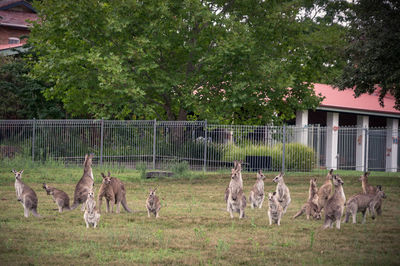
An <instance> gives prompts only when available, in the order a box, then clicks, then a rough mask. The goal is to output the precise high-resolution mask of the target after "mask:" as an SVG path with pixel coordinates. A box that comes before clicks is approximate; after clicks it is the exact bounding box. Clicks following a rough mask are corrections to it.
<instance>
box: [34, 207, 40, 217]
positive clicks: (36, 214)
mask: <svg viewBox="0 0 400 266" xmlns="http://www.w3.org/2000/svg"><path fill="white" fill-rule="evenodd" d="M32 214H33V215H34V216H35V217H40V215H39V213H37V210H36V208H34V209H32Z"/></svg>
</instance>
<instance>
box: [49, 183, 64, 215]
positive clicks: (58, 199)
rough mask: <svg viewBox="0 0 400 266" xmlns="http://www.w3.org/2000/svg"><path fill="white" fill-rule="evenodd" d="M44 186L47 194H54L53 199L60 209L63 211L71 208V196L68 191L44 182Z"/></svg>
mask: <svg viewBox="0 0 400 266" xmlns="http://www.w3.org/2000/svg"><path fill="white" fill-rule="evenodd" d="M43 188H44V189H45V190H46V192H47V195H52V196H53V201H54V202H55V203H56V204H57V206H58V211H59V212H63V210H69V209H70V208H69V197H68V195H67V193H65V192H64V191H62V190H59V189H56V188H55V187H51V186H48V185H47V184H46V183H43Z"/></svg>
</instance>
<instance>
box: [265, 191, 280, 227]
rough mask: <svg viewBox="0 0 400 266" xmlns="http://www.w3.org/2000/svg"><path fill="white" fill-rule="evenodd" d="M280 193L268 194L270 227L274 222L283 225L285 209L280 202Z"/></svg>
mask: <svg viewBox="0 0 400 266" xmlns="http://www.w3.org/2000/svg"><path fill="white" fill-rule="evenodd" d="M277 196H278V193H276V191H275V192H273V193H268V219H269V225H272V222H274V223H276V224H278V225H281V218H282V215H283V208H282V206H281V204H280V203H279V201H278V198H277Z"/></svg>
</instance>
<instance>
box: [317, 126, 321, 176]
mask: <svg viewBox="0 0 400 266" xmlns="http://www.w3.org/2000/svg"><path fill="white" fill-rule="evenodd" d="M320 134H321V131H320V125H319V124H318V126H317V168H318V170H319V169H320V159H321V150H320V145H321V144H320V141H321V140H320V137H321V135H320Z"/></svg>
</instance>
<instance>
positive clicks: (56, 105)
mask: <svg viewBox="0 0 400 266" xmlns="http://www.w3.org/2000/svg"><path fill="white" fill-rule="evenodd" d="M29 71H30V66H29V65H28V64H26V61H25V60H23V59H22V58H21V57H20V56H8V57H0V102H2V103H3V104H1V105H0V119H32V118H38V119H46V118H53V119H57V118H64V117H65V113H64V111H63V109H62V105H61V103H60V102H57V101H48V100H46V99H45V98H44V96H43V91H44V90H45V89H46V86H45V85H44V84H43V83H41V82H39V81H37V80H34V79H32V78H30V77H29V76H28V73H29Z"/></svg>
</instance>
